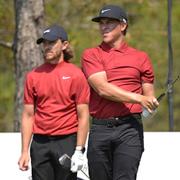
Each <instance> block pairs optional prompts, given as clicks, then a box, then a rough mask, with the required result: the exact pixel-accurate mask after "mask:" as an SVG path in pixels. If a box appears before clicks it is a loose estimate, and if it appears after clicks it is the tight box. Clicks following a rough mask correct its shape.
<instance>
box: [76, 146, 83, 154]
mask: <svg viewBox="0 0 180 180" xmlns="http://www.w3.org/2000/svg"><path fill="white" fill-rule="evenodd" d="M76 151H81V152H82V153H84V151H85V147H84V146H76Z"/></svg>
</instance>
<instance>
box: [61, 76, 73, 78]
mask: <svg viewBox="0 0 180 180" xmlns="http://www.w3.org/2000/svg"><path fill="white" fill-rule="evenodd" d="M69 78H71V77H69V76H63V77H62V79H69Z"/></svg>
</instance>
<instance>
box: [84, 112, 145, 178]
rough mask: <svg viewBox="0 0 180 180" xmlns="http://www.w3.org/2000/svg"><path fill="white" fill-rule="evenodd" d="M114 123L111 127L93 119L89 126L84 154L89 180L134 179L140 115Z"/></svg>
mask: <svg viewBox="0 0 180 180" xmlns="http://www.w3.org/2000/svg"><path fill="white" fill-rule="evenodd" d="M99 121H101V120H99ZM106 121H108V119H107V120H104V122H106ZM118 121H120V123H115V124H114V125H113V124H112V123H104V124H103V123H97V122H98V120H96V123H93V124H92V126H91V129H90V134H89V140H88V151H87V157H88V166H89V175H90V179H91V180H99V179H103V180H135V179H136V175H137V170H138V167H139V162H140V159H141V155H142V153H143V151H144V142H143V141H144V140H143V125H142V122H141V116H140V115H139V116H136V117H131V116H128V117H126V119H125V120H122V121H121V120H118Z"/></svg>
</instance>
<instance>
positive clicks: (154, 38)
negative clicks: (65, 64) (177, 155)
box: [0, 0, 180, 132]
mask: <svg viewBox="0 0 180 180" xmlns="http://www.w3.org/2000/svg"><path fill="white" fill-rule="evenodd" d="M172 2H173V6H172V46H173V77H174V78H176V77H177V75H178V74H179V69H180V60H179V57H180V51H179V47H180V23H179V20H180V1H179V0H172ZM110 3H111V4H118V5H120V6H123V7H124V8H125V9H126V10H127V12H128V15H129V28H128V33H127V35H126V40H127V41H128V43H129V44H130V45H132V46H134V47H136V48H138V49H141V50H144V51H146V52H147V53H148V54H149V56H150V57H151V59H152V63H153V66H154V71H155V76H156V79H155V89H156V94H157V96H158V95H159V94H160V93H161V92H162V91H164V89H165V87H166V85H167V73H168V41H167V15H168V11H167V0H121V1H120V0H98V1H96V0H45V26H48V25H50V24H54V23H59V24H62V25H63V26H64V27H65V29H66V30H67V32H68V34H69V39H70V42H71V44H72V46H73V48H74V51H75V54H76V56H75V58H74V61H73V62H74V63H75V64H77V65H79V62H80V57H81V53H82V51H83V50H84V49H85V48H87V47H91V46H95V45H97V44H99V43H100V38H99V36H98V33H99V32H98V26H97V24H96V23H93V22H91V18H92V17H93V16H95V15H96V14H97V13H98V10H99V9H100V8H101V7H102V6H103V5H104V4H110ZM14 14H15V12H14V3H13V0H1V1H0V44H1V45H0V131H1V132H8V131H13V117H14V94H15V80H14V78H15V77H14V57H13V51H12V49H11V48H8V45H9V46H11V44H12V43H13V38H14V33H15V17H14ZM1 42H6V46H3V43H1ZM179 84H180V81H178V82H177V84H176V85H175V86H174V98H173V103H174V130H175V131H179V130H180V120H179V116H180V112H179V110H178V107H180V96H179V94H178V92H179V91H180V85H179ZM144 127H145V131H168V130H169V122H168V103H167V97H166V98H164V99H163V100H162V102H161V104H160V106H159V108H158V112H157V113H156V115H155V116H154V117H153V118H152V119H150V120H148V121H144Z"/></svg>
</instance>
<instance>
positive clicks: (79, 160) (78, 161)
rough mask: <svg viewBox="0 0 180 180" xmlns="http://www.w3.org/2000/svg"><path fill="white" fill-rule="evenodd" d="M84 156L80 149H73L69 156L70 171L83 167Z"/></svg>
mask: <svg viewBox="0 0 180 180" xmlns="http://www.w3.org/2000/svg"><path fill="white" fill-rule="evenodd" d="M83 164H84V157H83V153H82V151H81V150H75V152H74V154H73V155H72V157H71V171H72V172H77V171H79V170H81V169H82V168H83Z"/></svg>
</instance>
